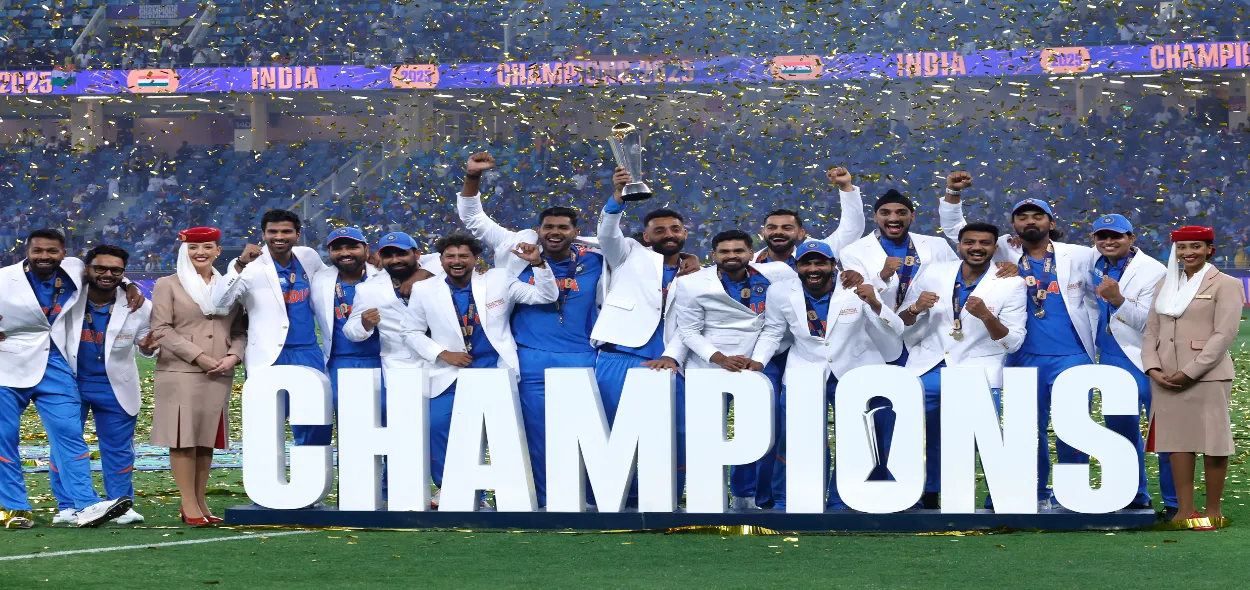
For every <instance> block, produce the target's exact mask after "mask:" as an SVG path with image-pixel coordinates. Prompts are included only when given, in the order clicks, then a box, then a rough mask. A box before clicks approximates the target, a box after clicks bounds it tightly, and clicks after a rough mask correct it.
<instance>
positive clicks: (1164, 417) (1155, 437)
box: [1146, 381, 1236, 457]
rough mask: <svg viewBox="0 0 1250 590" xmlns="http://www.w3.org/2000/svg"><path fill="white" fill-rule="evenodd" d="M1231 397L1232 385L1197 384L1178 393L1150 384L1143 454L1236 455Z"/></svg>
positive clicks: (1226, 383) (1211, 382)
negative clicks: (1230, 412)
mask: <svg viewBox="0 0 1250 590" xmlns="http://www.w3.org/2000/svg"><path fill="white" fill-rule="evenodd" d="M1232 394H1233V382H1232V381H1199V382H1197V383H1194V384H1193V385H1191V386H1189V387H1188V388H1186V389H1185V390H1183V391H1179V392H1177V391H1173V390H1170V389H1167V388H1164V387H1160V386H1159V385H1158V384H1157V383H1154V382H1153V381H1152V382H1151V383H1150V397H1151V399H1150V432H1149V434H1148V435H1147V446H1146V450H1148V451H1151V452H1155V453H1201V454H1203V455H1211V456H1213V457H1227V456H1230V455H1234V454H1236V450H1234V448H1233V425H1232V421H1231V420H1230V418H1229V411H1228V406H1229V403H1230V401H1231V400H1232Z"/></svg>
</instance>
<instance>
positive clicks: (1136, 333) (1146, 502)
mask: <svg viewBox="0 0 1250 590" xmlns="http://www.w3.org/2000/svg"><path fill="white" fill-rule="evenodd" d="M1093 237H1094V245H1095V247H1096V248H1097V251H1098V252H1097V254H1096V255H1095V258H1094V262H1093V268H1092V271H1091V276H1090V281H1089V283H1087V284H1086V288H1085V290H1086V293H1085V296H1086V297H1087V298H1088V299H1092V300H1096V301H1097V302H1098V321H1097V324H1098V325H1097V327H1096V330H1095V332H1094V334H1095V336H1094V346H1095V347H1096V348H1097V349H1098V362H1099V363H1102V364H1104V365H1114V366H1117V367H1120V368H1121V369H1124V370H1125V371H1128V372H1129V373H1131V374H1132V375H1133V378H1134V379H1136V380H1137V395H1138V398H1139V399H1140V400H1141V405H1142V406H1144V407H1145V409H1146V415H1147V416H1149V415H1150V401H1151V395H1150V379H1149V378H1147V377H1146V374H1145V373H1143V372H1142V370H1143V365H1142V342H1143V341H1144V340H1145V338H1146V317H1147V316H1148V315H1149V313H1150V307H1151V305H1152V304H1153V303H1154V294H1155V285H1157V284H1158V283H1159V281H1161V280H1162V279H1163V276H1164V275H1165V274H1166V273H1167V267H1165V266H1164V265H1163V263H1161V262H1159V261H1158V260H1155V259H1154V258H1151V257H1150V256H1149V255H1147V254H1146V253H1145V252H1142V251H1141V250H1138V248H1137V246H1135V245H1134V242H1136V240H1137V238H1136V237H1135V236H1134V235H1133V224H1132V223H1130V222H1129V220H1128V219H1127V218H1125V217H1124V216H1123V215H1116V214H1111V215H1103V216H1102V217H1100V218H1098V221H1095V222H1094V227H1093ZM1119 420H1120V418H1119V417H1116V418H1115V419H1108V420H1107V421H1108V423H1112V422H1118V421H1119ZM1131 422H1132V423H1131V424H1127V423H1126V424H1124V425H1123V428H1121V429H1118V430H1117V431H1118V432H1121V433H1122V434H1124V435H1125V436H1128V437H1129V440H1130V441H1132V442H1133V444H1134V445H1136V446H1137V455H1138V459H1137V461H1138V482H1137V496H1136V497H1135V498H1134V499H1133V503H1132V504H1131V505H1130V506H1132V507H1138V508H1144V507H1149V506H1150V505H1151V502H1150V492H1149V490H1148V481H1147V479H1146V464H1145V445H1144V444H1143V442H1142V437H1141V429H1140V428H1138V427H1137V425H1138V423H1139V420H1132V421H1131ZM1109 425H1110V424H1109ZM1130 426H1132V428H1130ZM1159 492H1160V495H1161V496H1163V511H1164V516H1165V520H1169V519H1171V518H1172V517H1173V516H1174V515H1175V514H1176V507H1177V501H1176V483H1175V482H1174V481H1172V463H1171V461H1169V457H1168V454H1167V453H1159Z"/></svg>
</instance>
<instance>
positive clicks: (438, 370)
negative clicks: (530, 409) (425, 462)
mask: <svg viewBox="0 0 1250 590" xmlns="http://www.w3.org/2000/svg"><path fill="white" fill-rule="evenodd" d="M435 248H436V249H437V250H438V252H439V254H440V255H441V257H442V264H441V266H442V268H443V272H444V273H445V274H446V278H445V279H444V280H441V281H440V280H432V281H422V282H420V283H417V285H416V286H415V287H414V288H413V293H412V297H413V298H412V304H411V305H409V306H408V320H409V324H408V326H409V327H410V329H411V331H410V333H411V335H412V342H413V347H414V348H415V349H416V351H417V353H418V354H420V355H421V357H422V358H424V359H425V360H426V362H428V363H429V366H430V367H431V369H430V396H431V399H430V471H431V475H432V476H433V478H434V485H436V486H439V487H440V488H441V487H442V485H443V465H444V461H445V460H446V458H447V437H448V433H449V432H450V429H451V412H452V407H453V405H454V404H455V398H456V377H457V376H458V375H459V372H460V369H462V368H466V369H494V368H500V369H509V370H510V371H511V374H512V375H513V376H518V372H517V369H518V365H519V364H520V363H519V362H518V360H517V348H516V342H515V341H514V340H513V337H512V325H511V324H512V310H513V308H514V307H515V306H516V305H518V304H525V305H542V304H547V303H551V302H553V301H555V300H556V297H557V296H558V295H559V292H560V290H559V289H558V288H557V287H556V281H555V275H553V274H552V272H551V267H550V265H548V264H547V261H546V260H543V257H542V253H541V252H540V251H539V249H538V246H536V245H534V244H527V243H524V242H521V243H518V244H517V245H516V246H515V247H514V248H513V249H512V250H511V251H510V252H511V253H512V254H515V255H516V256H517V257H518V258H521V259H522V260H525V261H527V262H528V263H529V264H530V269H531V270H530V272H531V273H532V274H533V276H534V282H533V284H530V283H529V282H521V281H519V280H517V278H516V275H514V274H513V273H512V272H511V271H509V270H507V269H502V268H495V269H491V270H488V271H486V272H480V273H478V272H474V269H475V268H476V267H477V263H478V257H479V256H481V255H482V244H481V242H479V241H478V240H477V239H476V238H474V237H473V236H470V235H467V234H463V233H451V234H448V235H446V236H444V237H443V238H442V239H440V240H438V242H437V244H436V245H435ZM427 333H428V335H427ZM440 491H441V490H440ZM432 503H433V504H434V505H437V504H438V492H436V493H435V495H434V498H433V500H432Z"/></svg>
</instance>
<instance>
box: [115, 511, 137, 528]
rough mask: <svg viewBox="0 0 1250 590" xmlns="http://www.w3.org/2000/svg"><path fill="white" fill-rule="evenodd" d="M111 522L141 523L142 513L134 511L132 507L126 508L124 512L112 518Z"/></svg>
mask: <svg viewBox="0 0 1250 590" xmlns="http://www.w3.org/2000/svg"><path fill="white" fill-rule="evenodd" d="M113 522H115V523H117V524H142V523H143V515H142V514H139V513H138V512H135V509H134V508H131V509H130V510H127V511H126V513H125V514H123V515H121V516H119V517H117V518H114V519H113Z"/></svg>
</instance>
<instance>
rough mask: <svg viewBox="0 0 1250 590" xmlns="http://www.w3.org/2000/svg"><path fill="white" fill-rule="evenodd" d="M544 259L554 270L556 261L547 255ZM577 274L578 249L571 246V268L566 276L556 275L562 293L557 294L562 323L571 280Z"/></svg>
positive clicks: (557, 285)
mask: <svg viewBox="0 0 1250 590" xmlns="http://www.w3.org/2000/svg"><path fill="white" fill-rule="evenodd" d="M543 259H545V260H546V261H547V265H548V266H550V267H551V269H552V270H553V271H554V270H555V268H556V265H555V262H554V261H553V260H551V259H550V258H547V257H546V256H543ZM576 275H577V249H576V248H569V270H568V272H566V273H565V275H564V276H558V275H557V276H556V279H558V280H557V281H556V288H557V289H559V290H560V294H559V295H557V296H556V301H555V303H556V318H557V319H559V320H560V323H561V324H563V323H564V303H565V302H566V301H568V299H569V288H570V287H569V282H570V281H571V280H572V279H573V277H574V276H576Z"/></svg>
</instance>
